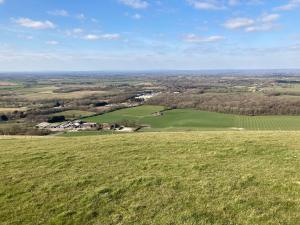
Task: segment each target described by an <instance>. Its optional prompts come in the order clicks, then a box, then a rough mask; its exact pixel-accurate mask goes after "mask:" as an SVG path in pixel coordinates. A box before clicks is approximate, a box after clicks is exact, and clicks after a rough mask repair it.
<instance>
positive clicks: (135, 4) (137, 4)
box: [119, 0, 149, 9]
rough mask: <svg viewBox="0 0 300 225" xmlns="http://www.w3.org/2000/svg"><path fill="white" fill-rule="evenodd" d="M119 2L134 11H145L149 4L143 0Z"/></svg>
mask: <svg viewBox="0 0 300 225" xmlns="http://www.w3.org/2000/svg"><path fill="white" fill-rule="evenodd" d="M119 2H121V3H122V4H124V5H127V6H129V7H131V8H134V9H145V8H148V6H149V3H148V2H147V1H144V0H119Z"/></svg>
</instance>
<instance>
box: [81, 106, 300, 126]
mask: <svg viewBox="0 0 300 225" xmlns="http://www.w3.org/2000/svg"><path fill="white" fill-rule="evenodd" d="M162 109H163V107H161V106H140V107H135V108H130V109H122V110H118V111H114V112H111V113H107V114H104V115H100V116H94V117H90V118H87V119H86V120H87V121H91V122H98V123H105V122H107V123H112V122H118V121H121V120H125V119H126V120H133V121H137V122H139V123H141V124H147V125H150V126H151V131H154V130H155V131H157V130H163V131H166V130H169V131H176V130H236V129H245V130H300V116H239V115H232V114H223V113H214V112H205V111H199V110H193V109H174V110H169V111H165V112H164V113H163V115H162V116H154V115H152V114H153V113H154V112H158V111H160V110H162Z"/></svg>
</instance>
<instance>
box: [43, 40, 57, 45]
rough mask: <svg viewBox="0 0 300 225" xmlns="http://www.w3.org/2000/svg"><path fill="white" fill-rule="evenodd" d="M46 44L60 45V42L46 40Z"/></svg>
mask: <svg viewBox="0 0 300 225" xmlns="http://www.w3.org/2000/svg"><path fill="white" fill-rule="evenodd" d="M46 44H47V45H58V44H59V42H58V41H53V40H52V41H46Z"/></svg>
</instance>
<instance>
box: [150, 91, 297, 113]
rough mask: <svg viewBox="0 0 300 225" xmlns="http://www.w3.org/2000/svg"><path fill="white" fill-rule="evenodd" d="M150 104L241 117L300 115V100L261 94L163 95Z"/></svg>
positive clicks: (153, 99) (152, 100)
mask: <svg viewBox="0 0 300 225" xmlns="http://www.w3.org/2000/svg"><path fill="white" fill-rule="evenodd" d="M148 104H153V105H163V106H166V107H171V108H195V109H200V110H206V111H212V112H221V113H233V114H241V115H299V114H300V99H293V98H282V97H276V96H265V95H260V94H249V93H248V94H247V93H232V94H202V95H196V94H171V93H169V94H162V95H159V96H157V97H154V98H152V99H151V100H150V101H148Z"/></svg>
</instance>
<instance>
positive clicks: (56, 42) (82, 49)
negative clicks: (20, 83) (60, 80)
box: [0, 0, 300, 71]
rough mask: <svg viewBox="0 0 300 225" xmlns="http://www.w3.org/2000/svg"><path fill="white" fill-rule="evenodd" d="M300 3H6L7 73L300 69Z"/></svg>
mask: <svg viewBox="0 0 300 225" xmlns="http://www.w3.org/2000/svg"><path fill="white" fill-rule="evenodd" d="M299 20H300V0H274V1H270V0H248V1H246V0H160V1H159V0H101V1H100V0H76V1H71V0H22V1H20V0H0V34H1V35H0V71H24V70H26V71H34V70H38V71H40V70H166V69H172V70H173V69H174V70H175V69H191V70H197V69H285V68H300V26H299Z"/></svg>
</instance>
